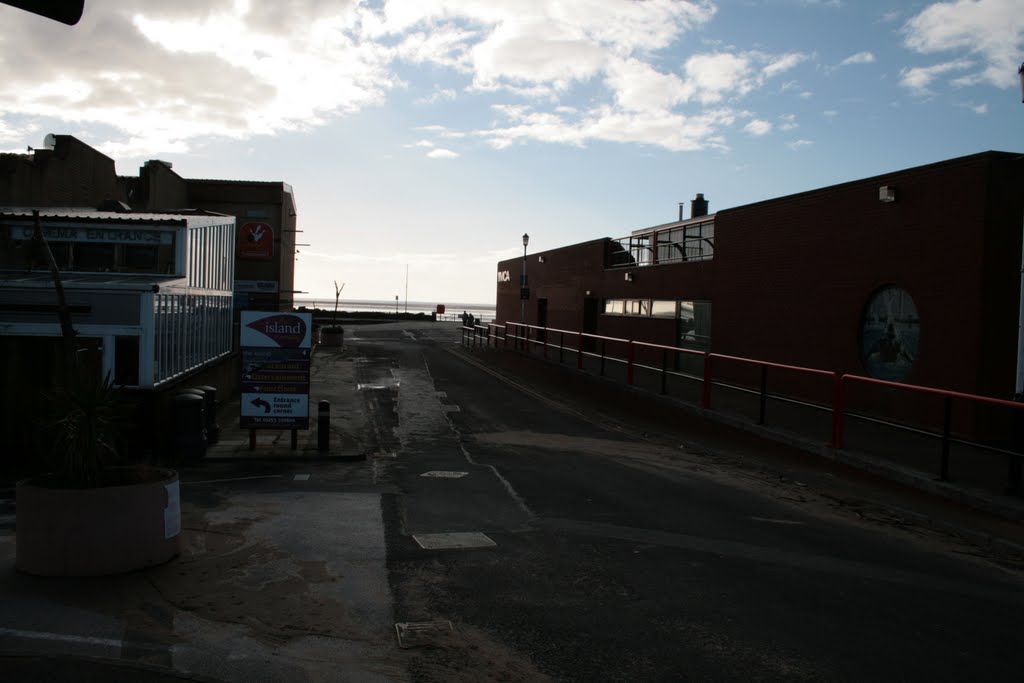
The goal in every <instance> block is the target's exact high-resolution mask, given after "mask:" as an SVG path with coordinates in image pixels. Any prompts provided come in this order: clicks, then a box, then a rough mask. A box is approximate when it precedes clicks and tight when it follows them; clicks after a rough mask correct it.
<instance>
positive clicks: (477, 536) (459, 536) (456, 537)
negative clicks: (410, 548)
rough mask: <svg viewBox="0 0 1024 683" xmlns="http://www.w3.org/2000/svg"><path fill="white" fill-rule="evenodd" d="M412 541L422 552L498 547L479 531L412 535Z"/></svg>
mask: <svg viewBox="0 0 1024 683" xmlns="http://www.w3.org/2000/svg"><path fill="white" fill-rule="evenodd" d="M413 540H415V541H416V542H417V543H419V545H420V547H421V548H423V549H424V550H453V549H461V548H489V547H491V546H495V545H498V544H497V543H495V542H494V541H492V540H491V539H490V538H488V537H487V536H486V535H485V534H482V533H480V532H479V531H456V532H452V533H447V534H414V535H413Z"/></svg>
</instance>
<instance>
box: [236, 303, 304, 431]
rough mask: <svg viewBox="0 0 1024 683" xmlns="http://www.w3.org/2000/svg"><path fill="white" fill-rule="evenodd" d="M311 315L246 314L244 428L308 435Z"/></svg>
mask: <svg viewBox="0 0 1024 683" xmlns="http://www.w3.org/2000/svg"><path fill="white" fill-rule="evenodd" d="M312 328H313V315H312V314H311V313H276V312H272V311H242V313H241V333H240V342H241V343H240V346H241V352H242V382H241V389H242V392H241V393H242V400H241V415H240V416H239V417H240V424H241V426H242V427H244V428H248V429H309V363H310V349H311V348H312V345H313V335H312Z"/></svg>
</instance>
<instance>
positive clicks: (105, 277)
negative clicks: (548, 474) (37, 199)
mask: <svg viewBox="0 0 1024 683" xmlns="http://www.w3.org/2000/svg"><path fill="white" fill-rule="evenodd" d="M60 279H61V284H62V285H63V286H64V287H66V288H68V289H128V290H147V291H156V289H154V288H157V289H158V288H159V287H160V286H167V285H171V284H175V283H179V282H180V283H182V284H184V282H185V281H186V279H185V278H183V277H182V276H180V275H159V274H156V273H138V274H125V273H74V272H64V271H61V274H60ZM8 287H27V288H40V289H52V288H53V277H52V276H51V275H50V272H49V271H38V270H35V271H24V270H0V289H5V288H8Z"/></svg>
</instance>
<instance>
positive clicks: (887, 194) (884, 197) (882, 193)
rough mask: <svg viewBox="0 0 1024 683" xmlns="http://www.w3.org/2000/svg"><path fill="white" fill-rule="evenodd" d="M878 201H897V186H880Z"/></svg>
mask: <svg viewBox="0 0 1024 683" xmlns="http://www.w3.org/2000/svg"><path fill="white" fill-rule="evenodd" d="M878 201H880V202H885V203H886V204H889V203H891V202H894V201H896V188H895V187H893V186H892V185H882V186H881V187H880V188H878Z"/></svg>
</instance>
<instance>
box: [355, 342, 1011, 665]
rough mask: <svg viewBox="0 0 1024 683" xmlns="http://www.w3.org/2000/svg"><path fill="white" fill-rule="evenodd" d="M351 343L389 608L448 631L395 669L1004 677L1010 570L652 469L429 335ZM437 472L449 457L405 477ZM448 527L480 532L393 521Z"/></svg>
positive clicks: (690, 470) (689, 461) (711, 474)
mask: <svg viewBox="0 0 1024 683" xmlns="http://www.w3.org/2000/svg"><path fill="white" fill-rule="evenodd" d="M352 344H353V346H354V348H355V349H357V350H358V354H359V356H360V357H361V361H360V362H361V363H362V373H363V380H365V384H366V385H367V386H371V385H372V386H376V387H379V388H378V389H376V390H375V391H377V392H378V393H379V395H377V396H368V397H367V400H369V401H370V402H371V403H373V404H374V405H375V407H376V408H381V407H383V408H385V409H386V410H384V411H382V412H379V413H378V414H376V415H375V417H374V420H375V425H376V429H377V431H378V433H379V434H380V435H381V437H382V448H383V449H384V450H393V451H394V452H395V453H396V455H397V457H396V458H394V460H393V461H390V462H389V464H388V467H387V475H386V476H387V479H388V481H389V482H390V483H391V484H392V485H393V486H394V488H395V491H396V493H394V494H392V495H389V496H386V497H385V504H384V507H385V522H386V526H387V537H388V568H389V573H390V584H391V588H392V592H393V596H394V599H395V611H396V617H395V618H396V621H400V622H421V621H422V622H427V621H430V622H432V621H445V620H450V621H451V622H452V624H453V626H454V628H455V634H454V635H453V636H446V637H444V639H443V640H441V641H439V643H438V644H439V645H442V647H436V648H429V647H425V648H422V649H420V651H419V652H418V654H417V656H416V657H415V658H414V659H413V660H412V667H411V668H412V673H413V676H414V678H419V679H420V680H532V679H542V678H551V679H555V680H579V681H594V680H623V681H625V680H630V681H636V680H678V679H684V678H689V679H700V680H831V681H837V680H930V681H936V680H968V679H975V680H979V679H984V680H1018V679H1019V675H1020V671H1021V666H1022V665H1021V663H1020V662H1019V661H1018V655H1017V653H1019V651H1020V646H1021V645H1022V644H1024V640H1022V637H1021V636H1020V633H1019V629H1018V622H1019V614H1020V611H1021V609H1022V608H1024V592H1022V590H1021V588H1022V584H1021V583H1020V581H1019V579H1018V578H1016V577H1015V576H1011V575H1010V574H1009V573H1007V572H1005V571H1003V570H1001V569H998V568H996V567H994V566H992V565H989V564H986V563H982V562H976V561H972V560H969V559H966V558H965V557H964V556H962V555H959V554H957V553H956V552H955V551H954V549H952V548H950V547H948V546H943V545H942V543H938V542H935V540H934V539H928V541H929V542H927V543H924V542H918V539H915V538H914V536H913V534H912V533H907V532H904V531H900V530H898V529H897V530H893V531H891V532H886V531H884V530H882V529H880V528H877V527H874V528H870V527H864V526H863V525H854V524H845V523H843V521H842V520H837V519H835V518H834V517H831V516H822V515H819V514H816V513H815V511H814V510H804V509H800V508H799V506H794V505H792V504H791V501H787V500H780V499H778V497H777V496H774V495H772V494H771V492H770V491H764V490H758V489H757V487H751V486H750V485H749V484H748V483H744V484H741V483H738V482H736V481H732V480H730V476H729V475H728V473H724V474H723V473H722V472H719V471H714V467H709V466H706V465H703V464H701V463H700V462H699V459H695V458H687V457H682V458H680V459H678V460H677V461H676V462H674V463H672V466H671V467H666V466H664V465H665V462H666V457H659V456H665V453H658V452H657V451H658V449H659V447H657V446H653V445H651V444H650V443H646V442H638V441H636V440H635V439H631V438H629V437H628V436H625V435H624V434H622V433H621V432H620V431H618V430H617V429H604V428H603V427H602V425H601V422H600V420H596V419H593V416H587V415H586V414H584V415H582V416H581V415H578V414H575V411H572V412H566V411H564V410H560V409H559V407H558V406H557V405H552V404H551V403H549V402H547V401H545V400H544V399H545V397H544V395H543V390H540V392H539V393H536V394H535V393H524V392H523V391H522V390H521V389H520V388H518V387H516V386H513V385H511V384H509V383H507V382H504V381H501V380H500V379H499V378H497V377H495V376H493V375H492V374H490V373H488V372H486V371H485V370H484V369H482V368H480V367H478V366H477V365H475V364H473V363H471V362H467V360H466V359H465V358H463V357H462V356H460V355H459V354H458V353H453V351H456V348H455V347H454V346H453V345H452V344H451V343H450V342H442V341H415V342H414V341H413V340H411V339H410V338H409V336H408V335H407V334H403V333H401V332H399V331H387V330H383V329H382V330H377V331H374V330H370V329H366V330H363V331H361V332H360V334H359V335H358V339H356V340H353V341H352ZM384 387H386V388H384ZM385 392H386V393H387V397H386V398H385V397H384V396H383V394H384V393H385ZM588 417H589V418H590V419H587V418H588ZM668 455H669V456H671V455H672V454H668ZM671 459H672V458H671V457H669V458H668V460H671ZM439 471H440V472H453V473H459V472H464V473H465V474H464V475H461V476H459V478H453V477H454V476H456V475H451V477H437V476H433V477H429V476H428V477H424V476H422V475H423V474H425V473H428V472H435V473H436V472H439ZM449 532H481V533H483V534H485V535H486V536H487V537H489V538H490V539H491V540H493V541H494V543H495V545H494V546H493V547H487V548H479V549H448V550H424V549H422V548H420V546H419V545H418V544H417V543H416V542H415V541H414V539H413V538H411V536H413V535H422V534H433V533H449ZM439 637H440V636H439Z"/></svg>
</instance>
